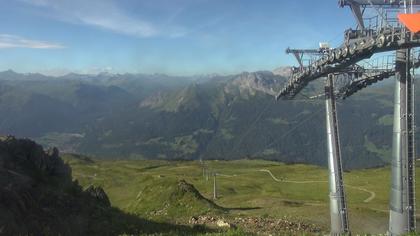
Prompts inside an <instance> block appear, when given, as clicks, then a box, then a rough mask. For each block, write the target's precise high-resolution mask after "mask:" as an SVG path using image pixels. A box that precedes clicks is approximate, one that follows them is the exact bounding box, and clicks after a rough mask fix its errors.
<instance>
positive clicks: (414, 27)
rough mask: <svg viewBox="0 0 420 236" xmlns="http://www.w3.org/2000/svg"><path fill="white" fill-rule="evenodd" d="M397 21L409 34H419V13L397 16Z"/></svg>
mask: <svg viewBox="0 0 420 236" xmlns="http://www.w3.org/2000/svg"><path fill="white" fill-rule="evenodd" d="M398 19H399V20H400V22H401V23H402V24H404V25H405V26H406V27H407V28H408V29H409V30H410V31H411V32H413V33H419V32H420V13H413V14H399V15H398Z"/></svg>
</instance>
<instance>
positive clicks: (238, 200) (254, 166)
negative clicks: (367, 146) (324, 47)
mask: <svg viewBox="0 0 420 236" xmlns="http://www.w3.org/2000/svg"><path fill="white" fill-rule="evenodd" d="M65 160H67V161H68V163H69V164H70V165H71V167H72V168H73V177H74V178H76V179H78V180H79V182H80V183H81V184H82V185H84V186H87V185H90V184H95V185H100V186H102V187H103V188H104V189H105V191H106V192H107V194H108V195H109V197H110V200H111V203H112V205H113V206H116V207H119V208H121V209H123V210H124V211H126V212H129V213H134V214H137V215H139V216H142V217H146V218H150V219H153V220H157V221H165V222H168V221H169V222H178V223H179V222H181V223H182V222H187V221H188V219H190V218H191V216H193V215H202V214H210V215H218V216H221V217H224V218H231V219H233V218H235V217H264V218H286V219H289V220H291V221H299V222H302V223H308V224H316V225H318V226H319V227H321V229H323V230H324V231H327V230H328V226H329V205H328V184H327V182H326V181H327V180H328V178H327V170H326V169H325V168H321V167H316V166H309V165H300V164H299V165H286V164H282V163H277V162H269V161H257V160H238V161H211V162H206V163H207V165H208V168H209V169H211V170H214V171H216V172H218V173H220V176H218V190H219V198H218V199H217V200H216V201H215V203H216V204H217V205H219V206H221V207H224V208H225V209H227V211H218V210H216V209H215V208H211V207H210V208H209V207H206V205H205V204H201V203H200V204H196V203H194V201H193V200H191V199H188V198H186V199H182V198H181V199H182V202H183V203H188V202H190V204H186V205H187V206H185V205H182V203H181V204H180V205H178V206H172V208H170V209H169V210H167V211H166V214H156V212H162V210H165V203H168V201H169V200H168V199H169V197H168V194H169V193H173V188H175V186H176V183H178V181H179V180H181V179H185V180H186V181H187V182H188V183H191V184H193V185H194V186H195V187H196V188H197V190H198V191H199V192H200V193H201V194H202V195H203V196H204V197H205V198H207V199H211V198H212V196H213V195H212V194H213V193H212V188H213V182H212V178H210V179H209V180H208V181H206V179H205V178H203V170H202V167H201V166H200V164H199V162H187V161H184V162H172V161H171V162H168V161H94V162H88V161H83V160H76V159H74V158H71V157H70V156H65ZM268 171H270V172H271V174H272V175H270V173H269V172H268ZM273 177H274V178H273ZM389 179H390V168H389V167H384V168H378V169H369V170H357V171H352V172H347V173H345V175H344V181H345V184H346V193H347V199H348V207H349V214H350V226H351V229H352V231H353V232H356V233H357V232H359V233H361V232H363V233H384V232H386V229H387V225H388V223H387V220H388V213H387V211H388V191H389ZM417 183H418V181H417ZM417 185H418V184H417ZM417 189H419V186H417ZM139 199H140V200H139ZM419 203H420V201H419V202H417V204H419ZM177 207H179V208H178V210H177ZM166 208H168V207H166Z"/></svg>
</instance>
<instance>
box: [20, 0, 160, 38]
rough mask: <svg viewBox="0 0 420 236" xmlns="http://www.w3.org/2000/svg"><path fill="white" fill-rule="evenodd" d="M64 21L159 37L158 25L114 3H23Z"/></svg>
mask: <svg viewBox="0 0 420 236" xmlns="http://www.w3.org/2000/svg"><path fill="white" fill-rule="evenodd" d="M20 1H21V2H24V3H26V4H30V5H32V6H35V7H38V8H40V10H42V12H43V14H48V15H49V16H51V17H53V18H56V19H58V20H61V21H65V22H69V23H75V24H84V25H89V26H93V27H98V28H102V29H105V30H110V31H113V32H116V33H121V34H126V35H131V36H136V37H151V36H156V35H159V34H160V32H159V30H158V27H157V26H155V25H154V24H152V23H150V22H147V21H144V20H142V19H139V18H137V17H134V16H132V15H130V14H128V13H127V12H125V11H124V10H123V9H122V8H121V7H120V6H118V5H117V4H115V3H114V2H113V1H111V0H89V2H88V3H87V2H86V0H72V1H69V0H20Z"/></svg>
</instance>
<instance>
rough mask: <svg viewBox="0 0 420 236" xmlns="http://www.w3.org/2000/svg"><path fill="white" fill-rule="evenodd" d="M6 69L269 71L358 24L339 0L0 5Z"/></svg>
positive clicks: (49, 0) (0, 59)
mask: <svg viewBox="0 0 420 236" xmlns="http://www.w3.org/2000/svg"><path fill="white" fill-rule="evenodd" d="M0 3H1V7H0V55H1V56H0V70H6V69H13V70H16V71H19V72H42V73H49V74H55V73H65V72H70V71H74V72H79V73H95V72H101V71H110V72H114V73H123V72H132V73H137V72H140V73H166V74H172V75H192V74H208V73H220V74H225V73H236V72H241V71H254V70H272V69H274V68H276V67H279V66H285V65H289V64H291V63H294V60H293V58H292V57H291V56H287V55H285V53H284V50H285V49H286V48H287V47H288V46H290V47H298V48H313V47H317V46H318V42H320V41H329V42H331V43H332V44H333V45H334V44H337V43H339V42H340V41H341V40H342V38H343V31H344V30H345V29H347V28H350V27H352V26H354V20H353V18H352V15H351V12H350V10H349V9H348V8H339V6H338V1H337V0H300V1H299V0H289V1H286V0H0Z"/></svg>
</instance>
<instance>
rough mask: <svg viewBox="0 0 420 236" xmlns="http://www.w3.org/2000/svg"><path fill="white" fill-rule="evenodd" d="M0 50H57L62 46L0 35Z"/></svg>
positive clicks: (15, 36)
mask: <svg viewBox="0 0 420 236" xmlns="http://www.w3.org/2000/svg"><path fill="white" fill-rule="evenodd" d="M1 48H35V49H58V48H64V46H63V45H61V44H59V43H53V42H46V41H39V40H32V39H25V38H22V37H20V36H17V35H10V34H0V49H1Z"/></svg>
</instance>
